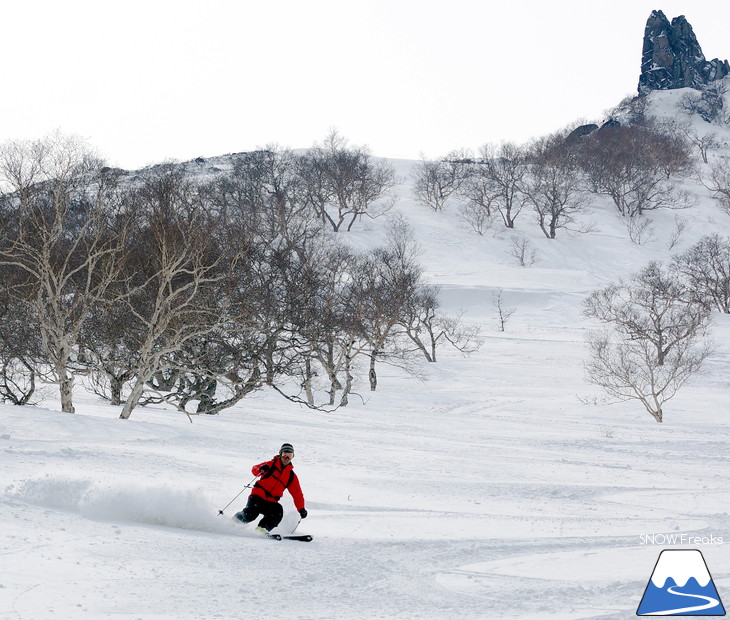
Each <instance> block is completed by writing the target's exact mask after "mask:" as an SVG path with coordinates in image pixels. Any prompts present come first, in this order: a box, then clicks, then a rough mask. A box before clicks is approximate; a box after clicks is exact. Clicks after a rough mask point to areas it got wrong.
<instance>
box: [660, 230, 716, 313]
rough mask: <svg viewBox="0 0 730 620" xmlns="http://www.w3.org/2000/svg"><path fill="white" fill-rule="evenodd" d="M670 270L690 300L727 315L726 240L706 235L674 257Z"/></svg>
mask: <svg viewBox="0 0 730 620" xmlns="http://www.w3.org/2000/svg"><path fill="white" fill-rule="evenodd" d="M671 267H672V269H673V270H674V271H675V272H676V273H678V274H680V276H681V277H682V278H684V280H685V281H686V283H687V287H688V292H689V294H690V297H691V298H692V299H693V300H694V301H697V302H700V303H703V304H705V305H706V306H707V307H713V306H714V307H715V308H717V310H719V311H720V312H724V313H726V314H730V239H728V238H727V237H721V236H720V235H718V234H717V233H715V234H712V235H706V236H704V237H702V239H700V240H699V242H697V243H696V244H695V245H693V246H692V247H691V248H690V249H689V250H687V251H686V252H684V253H682V254H679V255H677V256H674V257H673V259H672V264H671Z"/></svg>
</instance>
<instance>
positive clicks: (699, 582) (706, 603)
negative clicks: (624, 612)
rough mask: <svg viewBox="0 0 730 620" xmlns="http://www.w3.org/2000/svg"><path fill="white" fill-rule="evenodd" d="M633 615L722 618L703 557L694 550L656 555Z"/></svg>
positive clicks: (719, 602)
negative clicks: (642, 594)
mask: <svg viewBox="0 0 730 620" xmlns="http://www.w3.org/2000/svg"><path fill="white" fill-rule="evenodd" d="M636 615H637V616H724V615H725V608H724V607H723V606H722V601H720V596H719V595H718V593H717V590H716V589H715V583H714V582H713V581H712V577H711V576H710V571H709V570H707V564H706V563H705V558H704V557H703V556H702V553H701V552H700V551H697V550H696V549H665V550H664V551H662V552H661V553H660V554H659V559H658V560H657V563H656V566H655V567H654V571H653V572H652V574H651V578H650V579H649V583H648V584H647V585H646V590H645V591H644V596H643V597H642V599H641V603H639V608H638V609H637V610H636Z"/></svg>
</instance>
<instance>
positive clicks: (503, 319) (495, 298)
mask: <svg viewBox="0 0 730 620" xmlns="http://www.w3.org/2000/svg"><path fill="white" fill-rule="evenodd" d="M492 306H494V309H495V310H496V311H497V318H498V319H499V331H501V332H503V331H504V328H505V326H506V325H507V321H509V319H510V318H511V317H512V315H513V314H514V313H515V312H516V311H517V308H505V305H504V291H503V290H502V289H501V288H500V289H497V290H496V291H495V292H494V293H492Z"/></svg>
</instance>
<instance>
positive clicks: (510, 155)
mask: <svg viewBox="0 0 730 620" xmlns="http://www.w3.org/2000/svg"><path fill="white" fill-rule="evenodd" d="M479 153H480V159H479V161H478V162H477V164H476V165H474V166H472V167H471V168H470V171H471V173H472V175H475V176H476V181H471V182H470V183H469V186H470V187H471V191H470V198H471V199H472V200H478V201H479V204H481V205H483V206H484V207H485V208H486V206H487V205H488V207H489V209H496V210H497V211H498V212H499V214H500V215H501V216H502V221H503V222H504V225H505V226H506V227H507V228H514V226H515V220H516V219H517V216H518V215H519V214H520V212H521V211H522V209H523V208H524V207H525V205H526V204H527V200H526V196H525V194H524V186H523V183H524V180H525V176H526V175H527V173H528V170H529V162H528V158H527V157H526V152H525V149H523V148H522V147H519V146H517V145H516V144H514V143H511V142H505V143H502V144H500V145H499V146H494V145H491V144H486V145H484V146H483V147H482V148H481V149H480V151H479Z"/></svg>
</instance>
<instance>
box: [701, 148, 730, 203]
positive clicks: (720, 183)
mask: <svg viewBox="0 0 730 620" xmlns="http://www.w3.org/2000/svg"><path fill="white" fill-rule="evenodd" d="M700 182H701V183H702V184H703V185H704V186H705V187H706V188H707V189H709V190H710V191H711V192H712V197H713V198H714V199H715V200H717V201H718V202H719V203H720V206H721V207H722V208H723V209H724V210H725V212H726V213H727V214H728V215H730V159H728V158H727V157H724V156H723V157H718V158H717V159H715V160H714V161H713V162H712V163H711V164H710V167H709V170H705V171H703V172H702V173H701V175H700Z"/></svg>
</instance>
